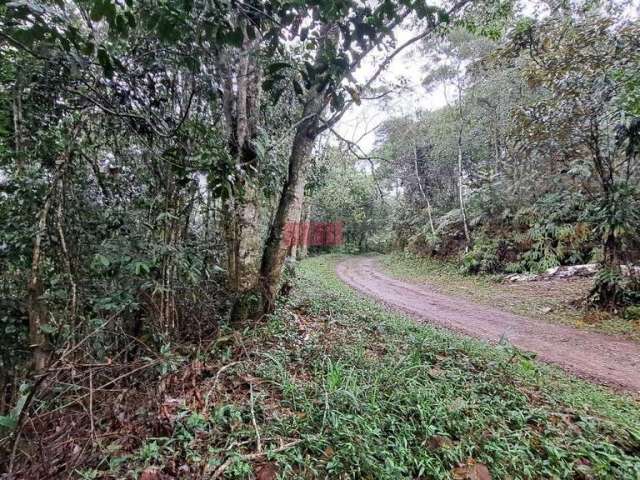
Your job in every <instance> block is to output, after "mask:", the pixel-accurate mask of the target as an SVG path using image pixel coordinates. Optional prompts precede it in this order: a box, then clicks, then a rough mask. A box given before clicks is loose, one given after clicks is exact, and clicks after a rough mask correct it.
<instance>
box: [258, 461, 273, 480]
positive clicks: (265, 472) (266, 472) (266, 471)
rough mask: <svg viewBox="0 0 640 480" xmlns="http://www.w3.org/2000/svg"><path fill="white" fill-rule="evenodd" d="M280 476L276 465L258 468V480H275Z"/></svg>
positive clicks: (264, 465)
mask: <svg viewBox="0 0 640 480" xmlns="http://www.w3.org/2000/svg"><path fill="white" fill-rule="evenodd" d="M277 476H278V467H277V466H276V464H275V463H265V464H262V465H260V466H259V467H258V469H257V471H256V480H274V479H275V478H276V477H277Z"/></svg>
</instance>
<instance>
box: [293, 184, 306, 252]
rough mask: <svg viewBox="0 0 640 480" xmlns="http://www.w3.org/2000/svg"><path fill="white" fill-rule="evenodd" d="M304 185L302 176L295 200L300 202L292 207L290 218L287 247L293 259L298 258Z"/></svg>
mask: <svg viewBox="0 0 640 480" xmlns="http://www.w3.org/2000/svg"><path fill="white" fill-rule="evenodd" d="M305 183H306V179H305V176H304V175H303V178H302V181H300V182H298V185H297V186H296V193H295V195H296V198H299V199H300V201H299V202H296V205H295V206H294V207H293V209H292V212H291V216H292V217H293V219H294V220H293V222H292V224H291V225H290V229H291V243H290V247H289V256H290V257H291V258H293V259H297V258H298V248H299V243H300V230H301V228H302V225H301V224H302V204H303V201H304V185H305Z"/></svg>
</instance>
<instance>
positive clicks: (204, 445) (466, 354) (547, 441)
mask: <svg viewBox="0 0 640 480" xmlns="http://www.w3.org/2000/svg"><path fill="white" fill-rule="evenodd" d="M339 259H340V257H339V256H318V257H314V258H311V259H308V260H306V261H304V262H302V263H301V265H300V267H299V269H298V272H297V274H296V279H295V280H296V282H295V283H296V286H295V288H294V289H293V290H292V291H291V293H290V295H289V296H288V297H287V298H286V299H285V300H283V301H282V302H281V304H280V305H279V306H278V308H277V310H276V312H275V313H274V314H271V315H269V316H267V317H265V318H263V319H262V321H261V322H260V323H259V324H258V325H257V326H256V327H251V328H247V329H245V330H244V331H239V330H224V329H223V330H222V331H221V332H220V333H219V334H218V335H217V336H216V337H215V338H211V339H210V340H208V341H203V342H202V343H201V344H199V345H181V346H175V347H174V348H172V349H170V350H167V351H166V352H165V353H164V354H163V355H162V356H158V357H154V358H151V357H149V358H143V359H140V361H139V362H137V363H136V364H135V366H133V364H132V365H130V366H129V367H128V368H129V370H128V371H127V372H123V373H122V374H121V375H120V376H118V375H114V374H113V373H111V374H110V378H112V379H113V380H111V383H110V384H108V385H100V384H99V383H98V381H99V378H98V375H96V382H95V384H94V386H93V388H92V389H91V390H89V391H88V392H87V391H84V390H74V388H73V386H72V385H71V380H72V378H73V376H71V377H67V378H68V379H69V381H68V382H67V383H65V382H63V381H59V382H58V383H57V384H49V385H48V391H49V392H50V393H49V394H48V395H47V396H45V397H38V398H34V399H32V400H30V403H31V405H30V406H29V410H30V412H31V413H30V415H29V416H28V419H26V421H24V423H23V426H22V429H21V437H20V439H19V441H18V442H17V443H14V444H13V445H15V448H13V454H11V450H12V448H10V447H11V446H12V442H10V441H8V440H9V439H10V438H9V437H7V438H5V439H4V440H3V442H2V446H3V447H5V451H6V450H7V449H8V450H9V452H7V453H8V454H9V457H10V459H11V460H12V461H13V465H12V469H13V473H14V475H15V478H65V477H67V478H81V479H97V478H100V479H102V478H105V479H110V478H114V479H115V478H144V479H148V480H151V479H170V478H209V479H211V478H238V479H239V478H259V479H273V478H388V479H392V478H393V479H397V478H454V479H470V478H475V479H488V478H616V479H620V478H637V477H638V475H640V460H639V458H640V456H639V455H640V409H639V408H638V403H637V400H635V399H633V398H631V397H629V396H626V395H622V394H617V393H613V392H611V391H609V390H607V389H604V388H601V387H597V386H593V385H590V384H588V383H586V382H583V381H579V380H573V379H571V378H569V377H568V376H567V375H566V374H564V373H562V372H560V371H559V370H557V369H555V368H552V367H549V366H545V365H541V364H538V363H536V362H534V361H532V360H531V359H529V358H528V357H527V356H526V355H523V354H521V353H519V352H518V351H517V350H515V349H514V348H512V347H510V346H508V345H504V346H500V347H498V348H495V347H490V346H488V345H486V344H483V343H482V342H479V341H476V340H473V339H468V338H461V337H459V336H456V335H454V334H452V333H449V332H446V331H444V330H441V329H438V328H434V327H431V326H428V325H422V324H417V323H415V322H413V321H411V320H409V319H408V318H406V317H404V316H402V315H399V314H395V313H390V312H389V311H387V310H386V309H385V308H384V307H381V306H379V305H376V304H375V303H374V302H373V301H370V300H367V299H363V298H362V297H361V296H359V295H358V294H356V293H355V292H353V291H351V290H350V289H349V288H348V287H346V286H345V285H344V284H342V283H341V282H340V281H339V280H338V279H337V278H336V276H335V273H334V266H335V263H336V262H337V261H338V260H339ZM60 367H61V366H60ZM75 368H76V369H77V371H76V372H75V375H76V376H81V375H82V369H81V367H80V366H75ZM108 368H109V367H108V366H105V369H108ZM134 372H135V375H134ZM56 378H60V379H61V378H62V377H56ZM9 478H12V477H9Z"/></svg>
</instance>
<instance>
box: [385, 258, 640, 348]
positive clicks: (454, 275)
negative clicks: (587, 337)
mask: <svg viewBox="0 0 640 480" xmlns="http://www.w3.org/2000/svg"><path fill="white" fill-rule="evenodd" d="M379 261H380V265H381V266H382V267H383V268H384V269H385V270H386V271H387V272H388V273H389V274H390V275H392V276H394V277H396V278H400V279H403V280H409V281H413V282H418V283H428V284H429V285H431V286H433V288H434V289H436V290H437V291H439V292H442V293H446V294H450V295H454V296H458V297H461V298H467V299H470V300H473V301H475V302H478V303H482V304H485V305H489V306H494V307H497V308H500V309H502V310H505V311H509V312H513V313H516V314H519V315H524V316H527V317H530V318H537V319H540V320H544V321H547V322H552V323H560V324H563V325H570V326H573V327H577V328H581V329H585V330H594V331H599V332H604V333H610V334H618V335H623V336H625V337H627V338H629V339H630V340H634V341H638V342H640V322H639V321H632V320H626V319H623V318H621V317H619V316H615V315H609V314H606V313H604V312H587V311H584V310H582V309H580V308H576V307H575V306H574V305H573V304H574V303H577V302H579V300H580V299H581V298H584V297H585V296H586V295H587V293H588V291H589V289H590V288H591V282H592V279H589V278H575V279H569V280H553V281H535V282H515V283H510V282H501V281H500V278H499V277H493V276H490V275H464V274H462V273H460V271H459V269H458V268H456V267H455V266H454V265H452V264H449V263H446V262H442V261H438V260H434V259H431V258H421V257H416V256H415V255H411V254H404V253H392V254H387V255H381V256H380V257H379Z"/></svg>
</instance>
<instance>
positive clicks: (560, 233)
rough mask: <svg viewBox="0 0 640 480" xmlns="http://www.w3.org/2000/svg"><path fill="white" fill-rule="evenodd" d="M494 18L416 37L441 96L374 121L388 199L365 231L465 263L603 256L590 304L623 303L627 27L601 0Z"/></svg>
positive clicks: (635, 171) (631, 89) (628, 203)
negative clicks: (430, 106)
mask: <svg viewBox="0 0 640 480" xmlns="http://www.w3.org/2000/svg"><path fill="white" fill-rule="evenodd" d="M627 14H628V11H627ZM502 18H503V21H502V22H501V23H500V24H499V31H500V34H499V35H497V36H495V35H487V34H486V32H478V31H475V32H473V31H470V29H468V28H464V29H463V28H462V27H452V28H449V29H447V30H446V31H443V32H442V36H443V38H442V41H441V42H439V43H437V44H425V45H424V46H423V47H422V52H423V55H424V57H425V58H426V59H427V61H426V62H425V74H424V80H423V83H424V86H425V88H427V89H428V90H430V91H437V92H442V94H443V96H444V97H445V100H446V105H445V106H444V107H443V108H440V109H436V110H433V111H423V112H418V113H417V114H416V115H410V116H405V117H398V118H393V119H390V120H387V121H386V122H384V123H383V124H382V125H381V126H380V127H379V128H378V131H377V145H376V148H375V149H374V150H373V151H372V152H371V153H370V154H369V155H368V159H369V161H370V162H372V165H375V168H372V169H370V170H369V171H370V172H371V175H370V178H371V179H372V182H373V181H376V182H377V183H378V184H379V185H382V190H383V191H384V192H387V193H395V194H396V195H390V198H391V200H392V208H390V209H389V210H388V213H387V218H388V220H387V221H386V222H385V221H382V222H379V225H386V227H383V228H375V229H372V230H371V231H370V234H371V235H377V236H378V237H384V236H385V235H386V236H387V237H388V236H389V234H392V235H393V236H394V242H393V245H391V244H390V245H389V246H388V247H389V248H400V249H407V250H410V251H412V252H414V253H417V254H419V255H429V256H436V257H440V258H443V257H445V258H453V259H455V260H456V261H458V262H459V263H460V265H461V267H462V269H463V270H464V271H466V272H469V273H512V272H533V273H537V272H542V271H545V270H547V269H549V268H552V267H556V266H561V265H575V264H584V263H601V264H602V265H603V268H602V269H601V270H600V273H599V275H598V277H597V279H596V282H595V286H594V289H593V291H592V294H591V300H592V302H593V303H594V304H599V305H601V306H605V307H608V308H610V309H616V308H619V307H620V306H621V305H622V306H623V305H629V304H633V303H635V302H637V301H638V298H639V296H638V282H637V280H635V279H634V278H627V276H626V274H627V273H629V270H628V269H627V268H625V267H624V265H627V264H632V263H633V262H635V261H637V260H638V259H639V258H640V243H639V237H638V231H640V215H639V212H640V191H639V190H638V182H639V180H640V161H639V159H638V149H639V147H640V135H639V133H640V130H639V128H638V126H639V125H640V118H639V116H638V114H639V111H638V103H637V102H638V95H639V94H640V93H639V92H640V91H639V90H638V85H637V82H635V81H632V80H631V79H632V78H637V76H638V73H639V72H640V55H639V54H638V52H639V48H638V47H639V44H638V38H639V37H638V33H640V31H639V30H638V24H637V22H636V21H634V20H631V19H628V18H626V14H622V13H621V11H620V10H617V9H616V8H611V9H609V10H607V9H605V8H604V6H603V5H601V4H598V3H595V4H594V3H590V4H584V5H582V4H579V3H578V4H574V5H572V6H567V5H564V4H563V5H561V6H558V5H556V6H555V7H554V9H553V10H552V11H551V12H550V13H549V14H548V15H546V16H542V17H541V18H539V19H533V18H528V17H522V16H518V15H511V16H504V17H502ZM352 158H354V157H353V155H352ZM361 163H362V162H360V164H361ZM354 170H356V171H361V170H362V168H361V167H358V162H357V161H356V166H355V167H354ZM375 190H376V189H375V188H374V186H373V185H372V186H370V187H369V194H370V195H374V194H375V193H376V191H375ZM398 193H399V194H398ZM359 196H361V194H359ZM352 198H356V197H354V196H352ZM390 225H393V226H392V228H391V229H390V228H389V226H390ZM621 265H622V267H621ZM631 271H633V269H631Z"/></svg>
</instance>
